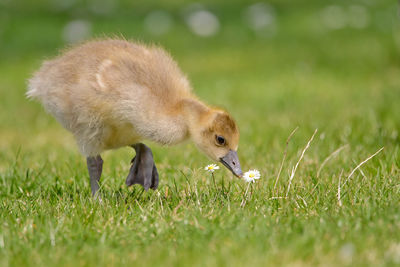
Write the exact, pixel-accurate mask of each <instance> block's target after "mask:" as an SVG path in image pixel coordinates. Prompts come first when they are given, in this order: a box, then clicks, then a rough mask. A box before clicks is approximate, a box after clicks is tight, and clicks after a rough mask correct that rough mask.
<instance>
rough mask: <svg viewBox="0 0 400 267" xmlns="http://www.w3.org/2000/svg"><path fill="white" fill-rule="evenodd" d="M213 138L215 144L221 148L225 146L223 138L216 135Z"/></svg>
mask: <svg viewBox="0 0 400 267" xmlns="http://www.w3.org/2000/svg"><path fill="white" fill-rule="evenodd" d="M215 138H216V140H217V143H218V144H219V145H221V146H223V145H225V138H223V137H222V136H220V135H217V136H216V137H215Z"/></svg>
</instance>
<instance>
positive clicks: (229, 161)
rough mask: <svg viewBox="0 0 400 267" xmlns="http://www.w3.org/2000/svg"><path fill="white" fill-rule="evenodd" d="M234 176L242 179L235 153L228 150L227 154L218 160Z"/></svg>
mask: <svg viewBox="0 0 400 267" xmlns="http://www.w3.org/2000/svg"><path fill="white" fill-rule="evenodd" d="M219 160H220V161H221V163H222V164H224V165H225V167H227V168H228V169H229V170H230V171H231V172H232V173H233V174H234V175H236V176H237V177H242V176H243V172H242V169H241V168H240V162H239V158H238V155H237V153H236V151H233V150H229V152H228V154H226V155H225V156H223V157H222V158H220V159H219Z"/></svg>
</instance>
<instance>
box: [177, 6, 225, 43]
mask: <svg viewBox="0 0 400 267" xmlns="http://www.w3.org/2000/svg"><path fill="white" fill-rule="evenodd" d="M185 13H186V14H184V16H185V20H186V23H187V25H188V26H189V28H190V30H191V31H192V32H193V33H194V34H196V35H199V36H202V37H210V36H213V35H215V34H217V33H218V31H219V28H220V23H219V20H218V17H217V16H216V15H214V14H213V13H212V12H211V11H208V10H206V9H204V8H203V7H202V6H201V5H192V6H190V7H189V8H187V9H186V12H185Z"/></svg>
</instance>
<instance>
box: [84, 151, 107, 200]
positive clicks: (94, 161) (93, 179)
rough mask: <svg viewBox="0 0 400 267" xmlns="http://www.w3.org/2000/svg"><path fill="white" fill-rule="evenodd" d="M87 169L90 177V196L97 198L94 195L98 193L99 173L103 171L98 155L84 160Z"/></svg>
mask: <svg viewBox="0 0 400 267" xmlns="http://www.w3.org/2000/svg"><path fill="white" fill-rule="evenodd" d="M86 162H87V167H88V170H89V176H90V187H91V189H92V196H93V197H95V196H97V195H96V193H97V191H99V188H100V186H99V182H100V177H101V172H102V170H103V160H102V158H101V157H100V155H97V156H96V157H87V158H86Z"/></svg>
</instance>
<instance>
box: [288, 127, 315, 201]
mask: <svg viewBox="0 0 400 267" xmlns="http://www.w3.org/2000/svg"><path fill="white" fill-rule="evenodd" d="M317 132H318V129H315V131H314V133H313V135H312V136H311V138H310V140H309V141H308V143H307V145H306V147H305V148H304V149H303V151H302V152H301V155H300V158H299V160H298V161H297V163H296V165H295V166H294V168H293V169H292V172H291V174H290V177H289V185H288V189H287V191H286V197H287V196H288V195H289V191H290V186H291V185H292V181H293V178H294V175H295V173H296V170H297V167H298V166H299V164H300V161H301V160H302V159H303V157H304V154H305V153H306V151H307V149H308V148H309V147H310V144H311V142H312V140H313V139H314V136H315V134H316V133H317Z"/></svg>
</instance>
